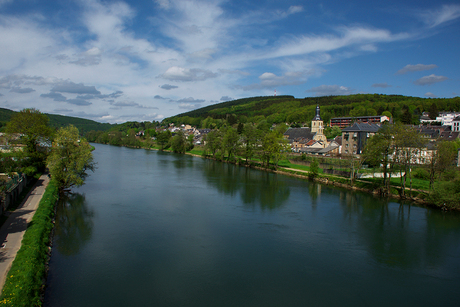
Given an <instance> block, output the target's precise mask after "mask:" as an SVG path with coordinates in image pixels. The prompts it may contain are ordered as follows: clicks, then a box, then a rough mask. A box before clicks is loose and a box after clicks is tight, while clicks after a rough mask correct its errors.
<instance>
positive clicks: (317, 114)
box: [313, 105, 322, 121]
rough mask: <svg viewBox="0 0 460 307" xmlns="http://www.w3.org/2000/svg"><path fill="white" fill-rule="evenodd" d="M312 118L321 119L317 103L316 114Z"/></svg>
mask: <svg viewBox="0 0 460 307" xmlns="http://www.w3.org/2000/svg"><path fill="white" fill-rule="evenodd" d="M313 120H321V121H322V119H321V116H320V115H319V105H316V115H315V117H314V118H313Z"/></svg>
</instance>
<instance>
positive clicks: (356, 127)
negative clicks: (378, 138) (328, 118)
mask: <svg viewBox="0 0 460 307" xmlns="http://www.w3.org/2000/svg"><path fill="white" fill-rule="evenodd" d="M379 129H380V125H377V124H368V123H362V124H358V123H354V124H353V126H351V127H347V128H344V129H343V130H342V154H357V155H359V154H361V153H362V151H363V149H364V145H365V144H366V140H367V139H368V138H370V137H371V136H373V135H374V134H375V133H376V132H377V131H379Z"/></svg>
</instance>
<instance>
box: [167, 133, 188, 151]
mask: <svg viewBox="0 0 460 307" xmlns="http://www.w3.org/2000/svg"><path fill="white" fill-rule="evenodd" d="M171 149H172V150H173V151H174V152H177V153H185V151H186V149H187V140H186V138H185V134H184V131H182V130H179V131H178V132H177V133H176V135H175V136H173V138H172V140H171Z"/></svg>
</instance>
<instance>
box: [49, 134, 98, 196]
mask: <svg viewBox="0 0 460 307" xmlns="http://www.w3.org/2000/svg"><path fill="white" fill-rule="evenodd" d="M47 164H48V168H49V171H50V175H51V178H53V179H54V180H55V181H56V182H57V184H58V187H59V190H60V191H61V192H62V191H64V190H65V189H68V188H70V187H73V186H81V185H83V183H84V181H85V178H86V177H87V176H88V174H87V171H94V169H95V163H94V162H93V154H92V149H91V146H90V145H89V143H88V142H87V141H86V140H85V139H84V138H81V137H80V136H79V133H78V129H77V128H76V127H74V126H72V125H70V126H68V127H65V128H60V129H59V130H58V131H57V133H56V136H55V138H54V141H53V146H52V149H51V153H50V155H49V156H48V159H47Z"/></svg>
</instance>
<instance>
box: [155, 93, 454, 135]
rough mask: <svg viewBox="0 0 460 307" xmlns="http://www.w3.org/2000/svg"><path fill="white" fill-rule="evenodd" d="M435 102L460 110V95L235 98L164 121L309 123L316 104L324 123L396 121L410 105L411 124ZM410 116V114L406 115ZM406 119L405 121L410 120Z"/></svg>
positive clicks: (208, 124) (211, 125)
mask: <svg viewBox="0 0 460 307" xmlns="http://www.w3.org/2000/svg"><path fill="white" fill-rule="evenodd" d="M433 103H435V104H436V105H437V106H438V107H439V109H440V110H457V111H460V97H455V98H439V99H428V98H419V97H408V96H401V95H378V94H357V95H348V96H323V97H307V98H304V99H296V98H294V97H292V96H277V97H273V96H266V97H252V98H244V99H238V100H232V101H228V102H224V103H220V104H215V105H211V106H207V107H204V108H201V109H197V110H193V111H190V112H186V113H182V114H179V115H177V116H173V117H169V118H166V119H165V120H164V121H163V123H165V124H167V123H175V124H183V123H188V124H193V122H195V121H196V120H198V121H199V123H198V124H197V126H198V125H199V124H200V123H201V127H203V128H219V127H220V126H219V125H218V124H217V122H216V121H217V120H220V121H222V120H224V121H225V120H226V119H227V114H233V115H234V116H236V117H237V118H238V119H239V122H253V123H258V122H260V120H261V119H266V120H267V122H268V123H269V124H270V125H271V124H279V123H289V125H299V126H301V125H302V124H307V125H308V124H309V121H311V119H312V118H313V117H314V114H315V108H316V105H317V104H319V105H320V107H321V114H322V117H323V120H324V122H325V124H327V123H328V121H329V119H330V118H332V117H343V116H358V115H359V116H361V115H387V116H389V117H390V118H393V120H394V121H395V122H398V121H401V119H402V116H403V112H402V111H403V107H404V106H406V107H408V110H409V111H408V114H409V115H411V116H412V123H414V122H416V121H418V116H419V115H420V114H421V112H424V111H429V109H430V106H431V105H432V104H433ZM406 116H407V118H408V115H407V114H406ZM407 118H406V120H407Z"/></svg>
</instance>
